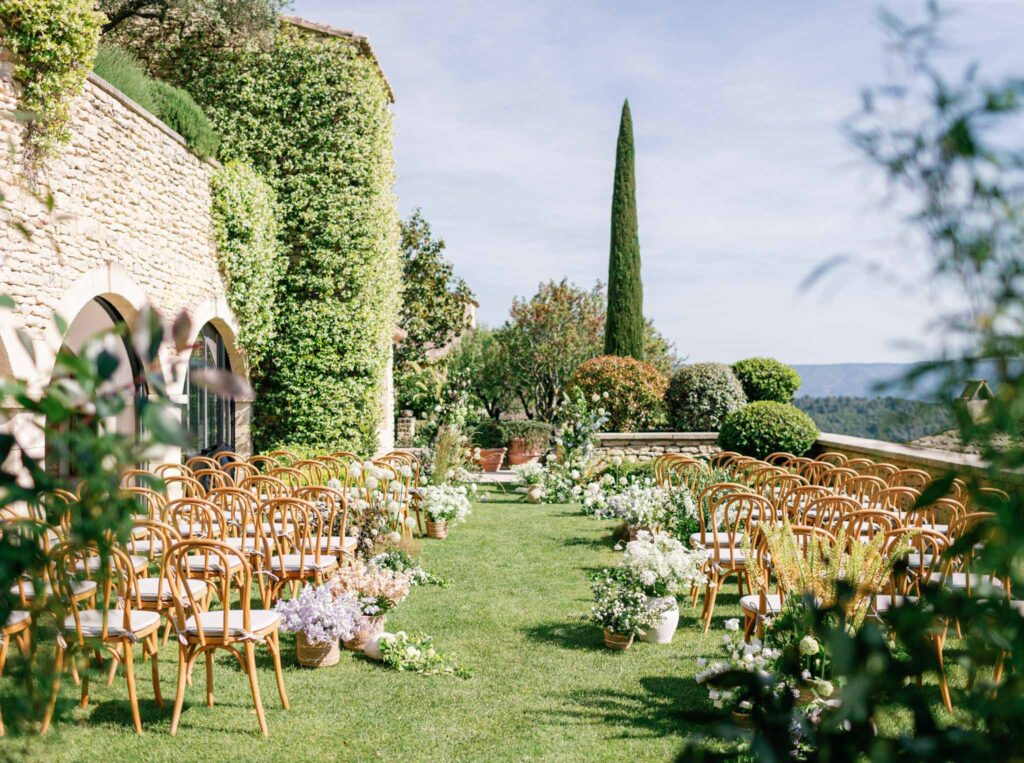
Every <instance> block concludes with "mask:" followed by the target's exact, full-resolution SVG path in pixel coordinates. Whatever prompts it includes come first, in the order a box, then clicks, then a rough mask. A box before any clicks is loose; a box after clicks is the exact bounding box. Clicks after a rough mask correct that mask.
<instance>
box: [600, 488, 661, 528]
mask: <svg viewBox="0 0 1024 763" xmlns="http://www.w3.org/2000/svg"><path fill="white" fill-rule="evenodd" d="M623 479H624V478H623ZM670 509H671V501H670V499H669V494H668V491H667V490H665V489H663V488H660V487H655V486H654V485H650V484H638V483H634V484H630V485H626V486H625V488H624V489H623V490H622V492H620V493H616V494H614V495H611V496H609V497H608V499H607V510H606V511H605V512H603V516H604V517H607V518H610V517H618V518H620V519H623V520H625V521H626V523H627V524H629V525H632V526H634V527H654V526H656V525H662V524H664V523H665V521H666V520H667V519H668V515H669V511H670Z"/></svg>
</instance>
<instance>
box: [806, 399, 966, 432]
mask: <svg viewBox="0 0 1024 763" xmlns="http://www.w3.org/2000/svg"><path fill="white" fill-rule="evenodd" d="M796 405H797V407H798V408H800V409H801V410H803V411H805V412H806V413H807V414H808V415H810V417H811V418H812V419H814V422H815V423H816V424H817V425H818V428H819V429H820V430H821V431H823V432H830V433H832V434H845V435H851V436H853V437H869V438H871V439H873V440H886V441H888V442H910V441H911V440H917V439H918V438H920V437H925V436H928V435H935V434H938V433H940V432H945V431H946V430H948V429H949V428H950V427H952V426H953V418H952V415H951V414H950V411H949V409H948V408H947V407H946V406H944V405H940V404H938V403H925V402H921V401H920V400H906V399H903V398H897V397H874V398H868V397H800V398H797V400H796Z"/></svg>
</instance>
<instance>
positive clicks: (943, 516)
mask: <svg viewBox="0 0 1024 763" xmlns="http://www.w3.org/2000/svg"><path fill="white" fill-rule="evenodd" d="M967 514H968V511H967V509H966V507H965V506H964V505H963V504H962V503H960V501H957V500H955V499H953V498H937V499H936V500H935V501H933V502H932V503H930V504H928V505H927V506H922V507H921V508H918V509H914V511H913V513H912V514H911V516H910V518H909V521H908V522H907V524H913V525H915V526H918V527H928V526H934V525H947V526H951V525H953V524H954V523H955V522H956V520H957V519H958V518H960V517H963V516H966V515H967ZM933 529H936V528H934V527H933Z"/></svg>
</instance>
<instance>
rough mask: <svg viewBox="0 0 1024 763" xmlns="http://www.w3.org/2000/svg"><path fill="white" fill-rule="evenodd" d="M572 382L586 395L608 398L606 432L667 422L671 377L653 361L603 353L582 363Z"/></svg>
mask: <svg viewBox="0 0 1024 763" xmlns="http://www.w3.org/2000/svg"><path fill="white" fill-rule="evenodd" d="M569 385H570V387H572V386H575V387H576V388H577V389H579V390H580V392H582V393H583V395H584V396H585V397H588V398H591V399H593V398H594V397H595V396H596V397H598V398H599V399H602V400H604V401H605V407H606V408H607V411H608V419H607V421H605V423H604V425H603V429H604V430H605V431H609V432H640V431H644V430H647V429H650V428H653V427H659V426H662V425H663V424H664V423H665V402H664V398H665V390H666V389H668V379H667V378H666V377H665V376H664V375H663V374H662V373H661V372H660V371H659V370H658V369H657V368H655V367H654V366H652V365H651V364H650V363H645V362H644V361H642V360H637V359H635V358H628V357H620V356H618V355H601V356H599V357H596V358H591V359H590V360H588V361H586V362H584V363H582V364H580V365H579V366H578V367H577V368H576V371H575V372H574V373H573V375H572V380H571V381H570V382H569Z"/></svg>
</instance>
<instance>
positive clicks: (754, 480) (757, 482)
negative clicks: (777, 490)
mask: <svg viewBox="0 0 1024 763" xmlns="http://www.w3.org/2000/svg"><path fill="white" fill-rule="evenodd" d="M786 473H787V472H786V470H785V469H783V468H782V467H781V466H769V465H767V464H764V465H761V466H757V467H755V468H753V469H751V470H750V472H749V473H748V480H749V484H750V489H751V490H753V491H754V492H755V493H760V492H761V490H762V488H763V487H764V483H765V482H766V481H767V480H769V479H771V478H773V477H779V476H781V475H784V474H786Z"/></svg>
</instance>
